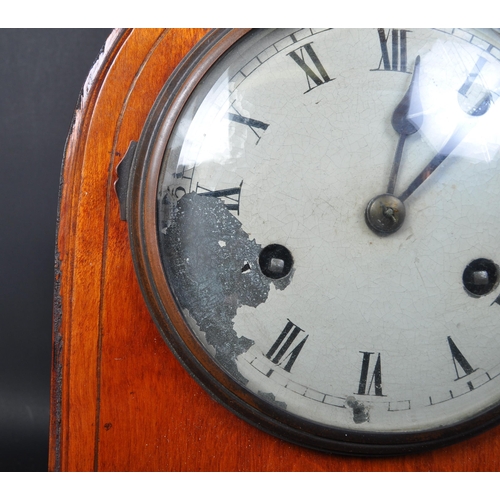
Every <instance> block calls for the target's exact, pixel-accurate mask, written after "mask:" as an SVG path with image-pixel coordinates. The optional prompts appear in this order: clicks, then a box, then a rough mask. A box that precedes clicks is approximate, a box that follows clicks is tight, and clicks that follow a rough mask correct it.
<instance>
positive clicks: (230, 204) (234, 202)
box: [196, 181, 243, 215]
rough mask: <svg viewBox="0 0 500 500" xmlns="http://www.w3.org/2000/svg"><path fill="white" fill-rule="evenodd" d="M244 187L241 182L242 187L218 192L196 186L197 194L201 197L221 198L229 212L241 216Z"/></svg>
mask: <svg viewBox="0 0 500 500" xmlns="http://www.w3.org/2000/svg"><path fill="white" fill-rule="evenodd" d="M242 185H243V181H241V183H240V185H239V186H238V187H235V188H228V189H218V190H216V191H211V190H210V189H207V188H204V187H202V186H200V185H199V184H196V194H199V195H200V196H210V197H212V198H221V199H222V200H223V201H224V204H225V206H226V208H227V209H228V210H232V211H234V212H236V213H237V214H238V215H240V196H241V186H242ZM200 190H201V191H200Z"/></svg>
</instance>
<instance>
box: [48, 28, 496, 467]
mask: <svg viewBox="0 0 500 500" xmlns="http://www.w3.org/2000/svg"><path fill="white" fill-rule="evenodd" d="M208 32H209V30H208V29H129V30H115V31H114V32H113V33H112V35H111V36H110V38H109V39H108V41H107V43H106V46H105V48H104V50H103V52H102V53H101V54H100V57H99V58H98V60H97V62H96V63H95V65H94V67H93V69H92V71H91V73H90V75H89V77H88V79H87V81H86V83H85V86H84V88H83V91H82V96H81V101H80V103H79V106H78V109H77V111H76V113H75V117H74V123H73V126H72V130H71V132H70V135H69V138H68V142H67V147H66V153H65V159H64V167H63V172H62V186H61V194H60V208H59V222H58V237H57V250H56V276H55V312H54V339H53V346H54V351H53V369H52V411H51V431H50V458H49V467H50V469H51V470H53V471H495V470H498V469H499V467H500V458H499V456H500V428H497V429H494V430H490V431H488V432H487V433H485V434H482V435H480V436H477V437H475V438H472V439H469V440H468V441H465V442H463V443H460V444H456V445H453V446H450V447H447V448H443V449H439V450H434V451H428V452H423V453H419V454H414V455H409V456H403V457H393V458H357V457H348V456H336V455H327V454H323V453H319V452H315V451H311V450H309V449H305V448H301V447H299V446H295V445H292V444H289V443H287V442H284V441H282V440H280V439H278V438H275V437H273V436H270V435H268V434H266V433H264V432H262V431H260V430H258V429H257V428H255V427H253V426H251V425H249V424H248V423H246V422H244V421H243V420H241V419H239V418H238V417H236V416H235V415H233V414H232V413H231V412H230V411H228V410H227V409H226V408H224V407H223V406H222V405H220V404H218V403H217V402H215V401H214V400H213V399H212V398H211V397H210V396H209V395H208V394H207V393H206V392H205V391H204V390H203V389H201V388H200V387H199V386H198V384H197V383H196V382H195V381H194V380H193V379H192V378H191V377H190V375H189V374H188V373H187V372H186V371H185V370H184V368H183V367H182V366H181V364H180V363H179V362H178V361H177V359H176V358H175V357H174V355H173V354H172V353H171V352H170V351H169V349H168V347H167V345H166V344H165V342H164V341H163V338H162V337H161V335H160V333H159V332H158V330H157V328H156V327H155V324H154V323H153V320H152V319H151V316H150V314H149V312H148V309H147V307H146V304H145V302H144V299H143V297H142V295H141V290H140V287H139V284H138V282H137V278H136V276H135V273H134V266H133V262H132V256H131V252H130V246H129V235H128V227H127V223H126V222H125V221H122V220H121V219H120V210H119V203H118V199H117V196H116V193H115V189H114V183H115V181H116V178H117V174H116V167H117V165H118V163H119V162H120V160H121V158H122V157H123V156H124V154H125V152H126V151H127V148H128V146H129V144H130V142H131V141H136V140H138V138H139V136H140V133H141V130H142V128H143V125H144V123H145V120H146V117H147V115H148V112H149V111H150V109H151V107H152V105H153V103H154V101H155V99H156V97H157V95H158V93H159V92H160V90H161V89H162V87H163V85H164V83H165V81H166V80H167V78H168V77H169V75H170V74H171V73H172V71H173V70H174V69H175V67H176V66H177V64H178V63H179V62H180V61H181V60H182V58H183V57H184V56H185V55H186V53H187V52H188V51H189V50H190V49H191V48H192V47H193V46H194V45H195V44H196V43H197V42H199V41H200V39H201V38H202V37H203V36H204V35H205V34H207V33H208Z"/></svg>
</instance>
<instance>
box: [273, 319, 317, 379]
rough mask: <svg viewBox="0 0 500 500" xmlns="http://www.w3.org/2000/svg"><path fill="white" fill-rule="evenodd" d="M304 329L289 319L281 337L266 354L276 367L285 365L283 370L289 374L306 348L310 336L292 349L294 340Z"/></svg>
mask: <svg viewBox="0 0 500 500" xmlns="http://www.w3.org/2000/svg"><path fill="white" fill-rule="evenodd" d="M303 331H304V330H302V328H300V327H298V326H297V325H295V324H294V323H292V322H291V321H290V320H289V319H287V324H286V325H285V328H284V329H283V331H282V332H281V334H280V335H279V337H278V339H277V340H276V342H275V343H274V344H273V345H272V347H271V349H269V351H268V353H267V354H266V358H268V359H270V360H271V361H272V362H273V363H274V364H275V365H280V366H281V365H283V364H285V365H284V366H283V369H284V370H285V371H287V372H290V370H291V369H292V366H293V364H294V363H295V361H296V360H297V357H298V355H299V354H300V351H301V350H302V348H303V347H304V344H305V343H306V340H307V339H308V337H309V335H306V337H304V338H303V339H302V341H301V342H299V343H298V344H297V345H296V346H295V347H293V348H292V344H293V342H294V340H295V339H296V338H297V336H298V335H299V333H300V332H303ZM272 372H273V370H269V372H268V373H267V376H268V377H269V376H270V375H271V373H272Z"/></svg>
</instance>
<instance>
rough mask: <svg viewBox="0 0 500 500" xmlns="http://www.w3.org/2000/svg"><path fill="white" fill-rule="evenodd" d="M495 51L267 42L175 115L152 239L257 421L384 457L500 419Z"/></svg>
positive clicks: (419, 34) (166, 132)
mask: <svg viewBox="0 0 500 500" xmlns="http://www.w3.org/2000/svg"><path fill="white" fill-rule="evenodd" d="M499 45H500V39H499V38H498V36H497V35H496V34H495V33H494V32H493V31H487V30H485V31H477V30H476V31H474V30H472V31H466V30H459V29H455V30H454V29H446V30H445V29H443V30H440V29H415V30H413V29H412V30H408V29H382V28H381V29H363V30H362V29H325V30H321V29H318V30H312V29H303V30H257V31H252V32H250V33H248V34H246V35H245V36H243V37H241V39H239V40H238V41H237V42H235V43H234V44H233V43H232V44H231V45H230V47H229V48H228V49H227V50H225V51H224V53H223V54H222V55H221V57H217V58H213V59H217V60H216V61H215V62H214V63H213V64H212V62H210V64H207V66H209V68H208V70H206V71H205V70H203V72H202V73H203V74H202V75H201V76H197V77H196V82H195V83H196V84H190V83H189V82H190V80H188V83H187V84H185V83H181V84H179V85H181V86H182V85H185V86H188V87H189V85H191V87H190V88H189V91H185V92H184V93H182V92H181V93H180V94H179V95H181V97H179V98H178V101H176V102H174V103H173V104H172V101H169V104H168V105H165V104H164V101H163V104H161V105H159V108H158V109H161V112H158V113H157V115H158V116H159V118H157V120H158V126H157V130H159V131H160V132H158V134H157V135H156V136H154V134H153V140H152V143H153V145H154V147H153V150H154V152H153V153H152V155H151V157H152V158H153V159H152V160H150V161H151V162H153V163H154V162H156V164H157V166H156V167H155V168H154V169H152V170H154V171H155V172H157V173H156V174H155V175H156V177H155V176H154V175H153V176H152V177H153V178H154V179H153V184H154V185H155V186H157V188H156V199H157V210H156V215H155V217H156V218H155V227H156V233H155V234H156V236H155V238H157V245H158V248H159V254H160V260H161V263H162V269H163V271H162V272H163V273H164V274H163V276H164V279H165V283H167V287H166V288H168V290H169V293H171V294H172V296H173V297H174V300H175V303H176V308H177V309H176V310H177V312H176V313H175V314H179V315H180V316H181V318H182V321H183V322H184V323H185V324H186V325H188V328H187V329H186V330H185V331H188V332H189V333H181V334H180V337H182V338H183V340H182V342H183V343H184V345H187V346H188V348H187V349H186V350H185V351H184V347H183V348H182V349H181V350H183V352H190V351H191V352H194V351H193V350H196V349H198V347H195V348H192V347H190V346H192V345H198V346H202V347H201V350H202V351H203V354H202V355H196V354H193V355H187V356H186V355H185V354H179V352H178V354H179V355H180V357H181V358H182V359H183V361H184V362H185V363H186V365H187V366H188V368H189V369H191V370H192V371H194V372H195V374H196V373H198V372H197V370H198V368H193V367H194V366H196V367H198V366H199V365H200V364H201V365H203V367H204V368H203V370H205V371H208V372H209V374H208V375H207V378H206V379H203V376H201V375H197V376H198V378H200V379H202V383H204V384H205V385H206V386H208V388H209V390H211V391H213V392H215V394H216V396H217V395H218V394H219V393H221V392H224V393H225V391H226V392H227V390H229V391H231V388H230V386H231V387H232V386H237V387H239V388H240V391H239V392H238V394H236V395H235V396H234V398H233V399H237V400H238V399H240V400H241V401H243V402H242V403H241V407H242V408H243V407H245V409H241V408H238V403H236V406H237V408H236V411H237V412H239V413H240V414H243V416H245V417H246V418H247V419H249V420H251V421H253V423H256V424H257V425H261V426H263V427H266V426H265V425H264V424H262V422H263V421H265V420H266V419H267V420H269V419H271V420H274V421H276V422H279V423H278V427H280V428H281V427H283V428H287V429H288V428H294V429H302V430H300V432H304V433H305V437H304V444H306V445H308V446H316V447H319V448H320V449H334V450H336V449H338V448H339V445H338V444H331V443H330V442H333V441H335V442H336V443H338V442H339V441H342V440H344V441H345V443H347V445H348V444H349V443H350V442H356V443H371V445H373V446H374V447H373V446H372V447H371V448H370V450H369V451H370V452H375V453H377V450H376V448H377V446H382V445H384V446H385V445H389V446H390V445H391V443H394V442H396V441H395V440H396V439H397V440H399V441H398V442H402V443H404V444H405V445H408V447H407V449H409V448H411V446H410V445H412V444H415V443H417V442H420V441H425V442H432V441H433V440H435V441H436V443H437V442H438V440H439V439H441V440H442V439H444V440H445V441H446V440H450V439H452V438H453V437H454V435H455V434H456V433H457V432H460V434H467V433H472V432H474V427H476V428H480V427H481V426H483V425H485V421H487V422H488V423H490V421H491V420H494V418H495V417H494V415H495V414H496V413H495V412H496V410H495V407H496V406H497V405H498V404H499V401H500V377H499V376H498V375H499V374H500V335H499V334H498V331H499V325H500V308H499V306H498V304H499V303H500V299H499V298H498V295H499V293H500V292H499V290H498V289H497V284H498V280H499V272H498V263H500V248H499V245H498V237H499V235H500V223H499V222H498V220H497V217H495V216H494V214H495V213H496V212H497V211H498V210H499V209H500V206H499V205H500V168H499V167H500V165H499V163H498V157H499V155H498V147H499V144H500V138H499V132H498V130H499V128H498V124H499V123H500V111H499V109H500V108H499V106H498V104H497V99H498V93H499V92H500V60H499V59H500V50H499V48H498V46H499ZM179 103H180V104H179ZM162 106H163V108H162ZM172 109H175V110H176V111H175V113H174V112H172ZM155 137H156V139H155ZM158 137H160V138H161V139H157V138H158ZM144 141H145V140H144ZM155 141H156V143H155ZM148 161H149V160H148ZM145 163H146V164H147V163H148V162H147V161H146V162H145ZM146 171H147V168H146ZM145 175H149V174H145ZM146 217H152V215H151V214H150V215H149V216H146ZM159 288H160V289H161V286H160V287H159ZM158 295H159V299H158V300H159V302H162V300H163V299H162V296H161V295H162V292H161V291H160V292H159V293H158ZM169 307H170V308H171V306H166V305H162V306H161V307H160V308H164V312H162V314H164V315H168V314H169V311H168V310H167V309H169ZM172 314H174V313H172ZM159 322H160V323H161V320H159ZM183 331H184V330H183ZM166 335H167V337H168V335H169V334H168V333H167V334H166ZM187 337H189V338H187ZM169 342H170V343H171V344H176V343H177V342H178V341H177V340H175V341H172V340H171V339H170V340H169ZM174 349H175V346H174ZM197 352H198V351H197ZM201 358H203V360H202V361H200V360H201ZM206 360H208V361H206ZM207 367H208V368H207ZM219 372H221V373H222V374H223V375H220V374H218V373H219ZM210 377H214V378H215V379H217V382H215V383H214V384H215V386H217V387H218V385H222V386H223V388H222V389H217V388H216V389H214V387H213V385H214V384H213V383H212V382H210V381H209V380H211V379H210ZM222 378H227V380H230V382H227V384H226V386H225V385H224V383H222V382H220V380H221V379H222ZM207 380H208V381H207ZM218 391H219V392H218ZM226 404H227V403H226ZM248 408H251V410H248ZM252 412H253V413H252ZM488 412H490V413H488ZM255 413H257V414H258V416H256V417H255V416H249V415H250V414H252V415H253V414H255ZM483 415H487V416H486V417H483ZM303 429H306V430H305V431H303ZM272 430H273V431H275V432H278V433H280V431H279V430H277V431H276V430H275V429H274V428H273V429H272ZM297 432H299V431H297ZM282 434H284V435H285V437H286V438H287V439H292V440H295V441H298V440H299V439H298V438H297V437H295V438H294V437H290V436H289V435H287V431H284V432H283V433H282ZM312 435H314V436H321V439H323V441H324V440H326V441H328V442H329V443H330V444H325V443H324V442H321V443H318V442H317V441H315V439H316V438H312V437H311V436H312ZM424 435H425V436H427V437H422V436H424ZM332 436H333V437H332ZM329 440H330V441H329ZM439 442H443V441H439ZM415 446H417V445H415ZM341 448H342V447H341ZM340 451H345V450H342V449H341V450H340ZM384 452H385V451H384Z"/></svg>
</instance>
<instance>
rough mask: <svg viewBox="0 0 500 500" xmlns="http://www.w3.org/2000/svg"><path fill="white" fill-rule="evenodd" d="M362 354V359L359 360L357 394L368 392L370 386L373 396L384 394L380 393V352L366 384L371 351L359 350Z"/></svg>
mask: <svg viewBox="0 0 500 500" xmlns="http://www.w3.org/2000/svg"><path fill="white" fill-rule="evenodd" d="M359 352H360V353H361V354H363V361H362V362H361V376H360V378H359V387H358V392H357V394H360V395H363V394H370V391H371V390H372V388H373V389H374V391H375V396H384V394H382V362H381V360H380V353H378V356H377V361H376V362H375V367H374V369H373V372H372V376H371V378H370V383H369V384H368V372H369V369H370V358H371V355H372V354H375V353H373V352H366V351H359Z"/></svg>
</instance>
